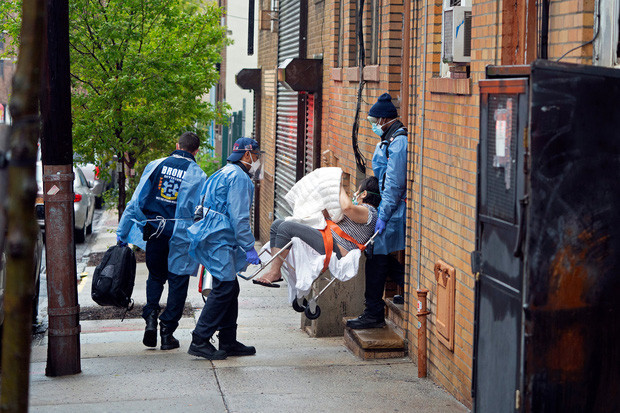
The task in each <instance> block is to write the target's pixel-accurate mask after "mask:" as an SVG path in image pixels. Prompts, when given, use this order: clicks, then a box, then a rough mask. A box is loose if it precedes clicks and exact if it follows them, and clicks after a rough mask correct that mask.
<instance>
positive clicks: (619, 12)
mask: <svg viewBox="0 0 620 413" xmlns="http://www.w3.org/2000/svg"><path fill="white" fill-rule="evenodd" d="M598 12H599V13H598V14H599V16H600V22H597V19H596V11H595V18H594V24H595V26H596V25H597V24H598V31H599V32H598V35H597V36H596V39H595V41H594V49H593V50H594V56H593V61H594V64H595V65H598V66H611V67H614V66H615V67H618V66H620V0H600V5H599V10H598ZM596 30H597V28H596V27H594V33H596Z"/></svg>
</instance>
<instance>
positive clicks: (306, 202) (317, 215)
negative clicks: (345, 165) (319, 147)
mask: <svg viewBox="0 0 620 413" xmlns="http://www.w3.org/2000/svg"><path fill="white" fill-rule="evenodd" d="M341 178H342V169H340V168H337V167H328V168H318V169H315V170H314V171H312V172H311V173H309V174H308V175H306V176H304V177H303V178H301V179H300V180H299V181H297V183H296V184H295V185H293V187H292V188H291V190H290V191H289V192H288V193H287V194H286V195H285V196H284V199H286V201H287V202H288V203H289V204H290V206H291V208H292V209H293V215H292V216H291V217H287V218H286V219H287V220H293V221H295V222H299V223H301V224H306V225H309V226H311V227H312V228H316V229H323V228H325V225H326V224H325V217H323V210H324V209H327V212H329V216H330V217H332V221H334V222H339V221H340V220H341V219H342V217H343V216H344V215H343V213H342V208H341V207H340V180H341Z"/></svg>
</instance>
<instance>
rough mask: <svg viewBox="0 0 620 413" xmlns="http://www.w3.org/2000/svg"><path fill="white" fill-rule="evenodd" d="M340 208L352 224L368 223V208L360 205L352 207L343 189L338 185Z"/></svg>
mask: <svg viewBox="0 0 620 413" xmlns="http://www.w3.org/2000/svg"><path fill="white" fill-rule="evenodd" d="M340 208H342V212H343V213H344V214H345V215H346V216H348V217H349V218H350V219H351V220H352V221H353V222H356V223H358V224H366V223H367V222H368V208H366V207H363V206H361V205H353V202H352V201H351V198H349V196H348V195H347V193H346V191H345V190H344V187H343V186H342V185H340Z"/></svg>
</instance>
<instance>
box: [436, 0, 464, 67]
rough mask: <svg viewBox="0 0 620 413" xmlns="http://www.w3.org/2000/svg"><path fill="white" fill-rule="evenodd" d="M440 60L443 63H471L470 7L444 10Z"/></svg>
mask: <svg viewBox="0 0 620 413" xmlns="http://www.w3.org/2000/svg"><path fill="white" fill-rule="evenodd" d="M441 58H442V60H443V61H444V62H445V63H469V62H470V61H471V6H454V7H449V8H446V9H444V11H443V33H442V51H441Z"/></svg>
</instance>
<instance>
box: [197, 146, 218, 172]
mask: <svg viewBox="0 0 620 413" xmlns="http://www.w3.org/2000/svg"><path fill="white" fill-rule="evenodd" d="M203 151H204V152H206V149H204V150H203V149H201V152H203ZM201 152H198V155H196V163H198V166H200V168H202V170H203V171H204V172H205V173H206V174H207V176H211V175H213V173H214V172H215V171H217V170H218V169H219V168H220V166H221V164H222V161H221V159H220V158H214V157H212V156H210V155H203V154H202V153H201Z"/></svg>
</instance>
